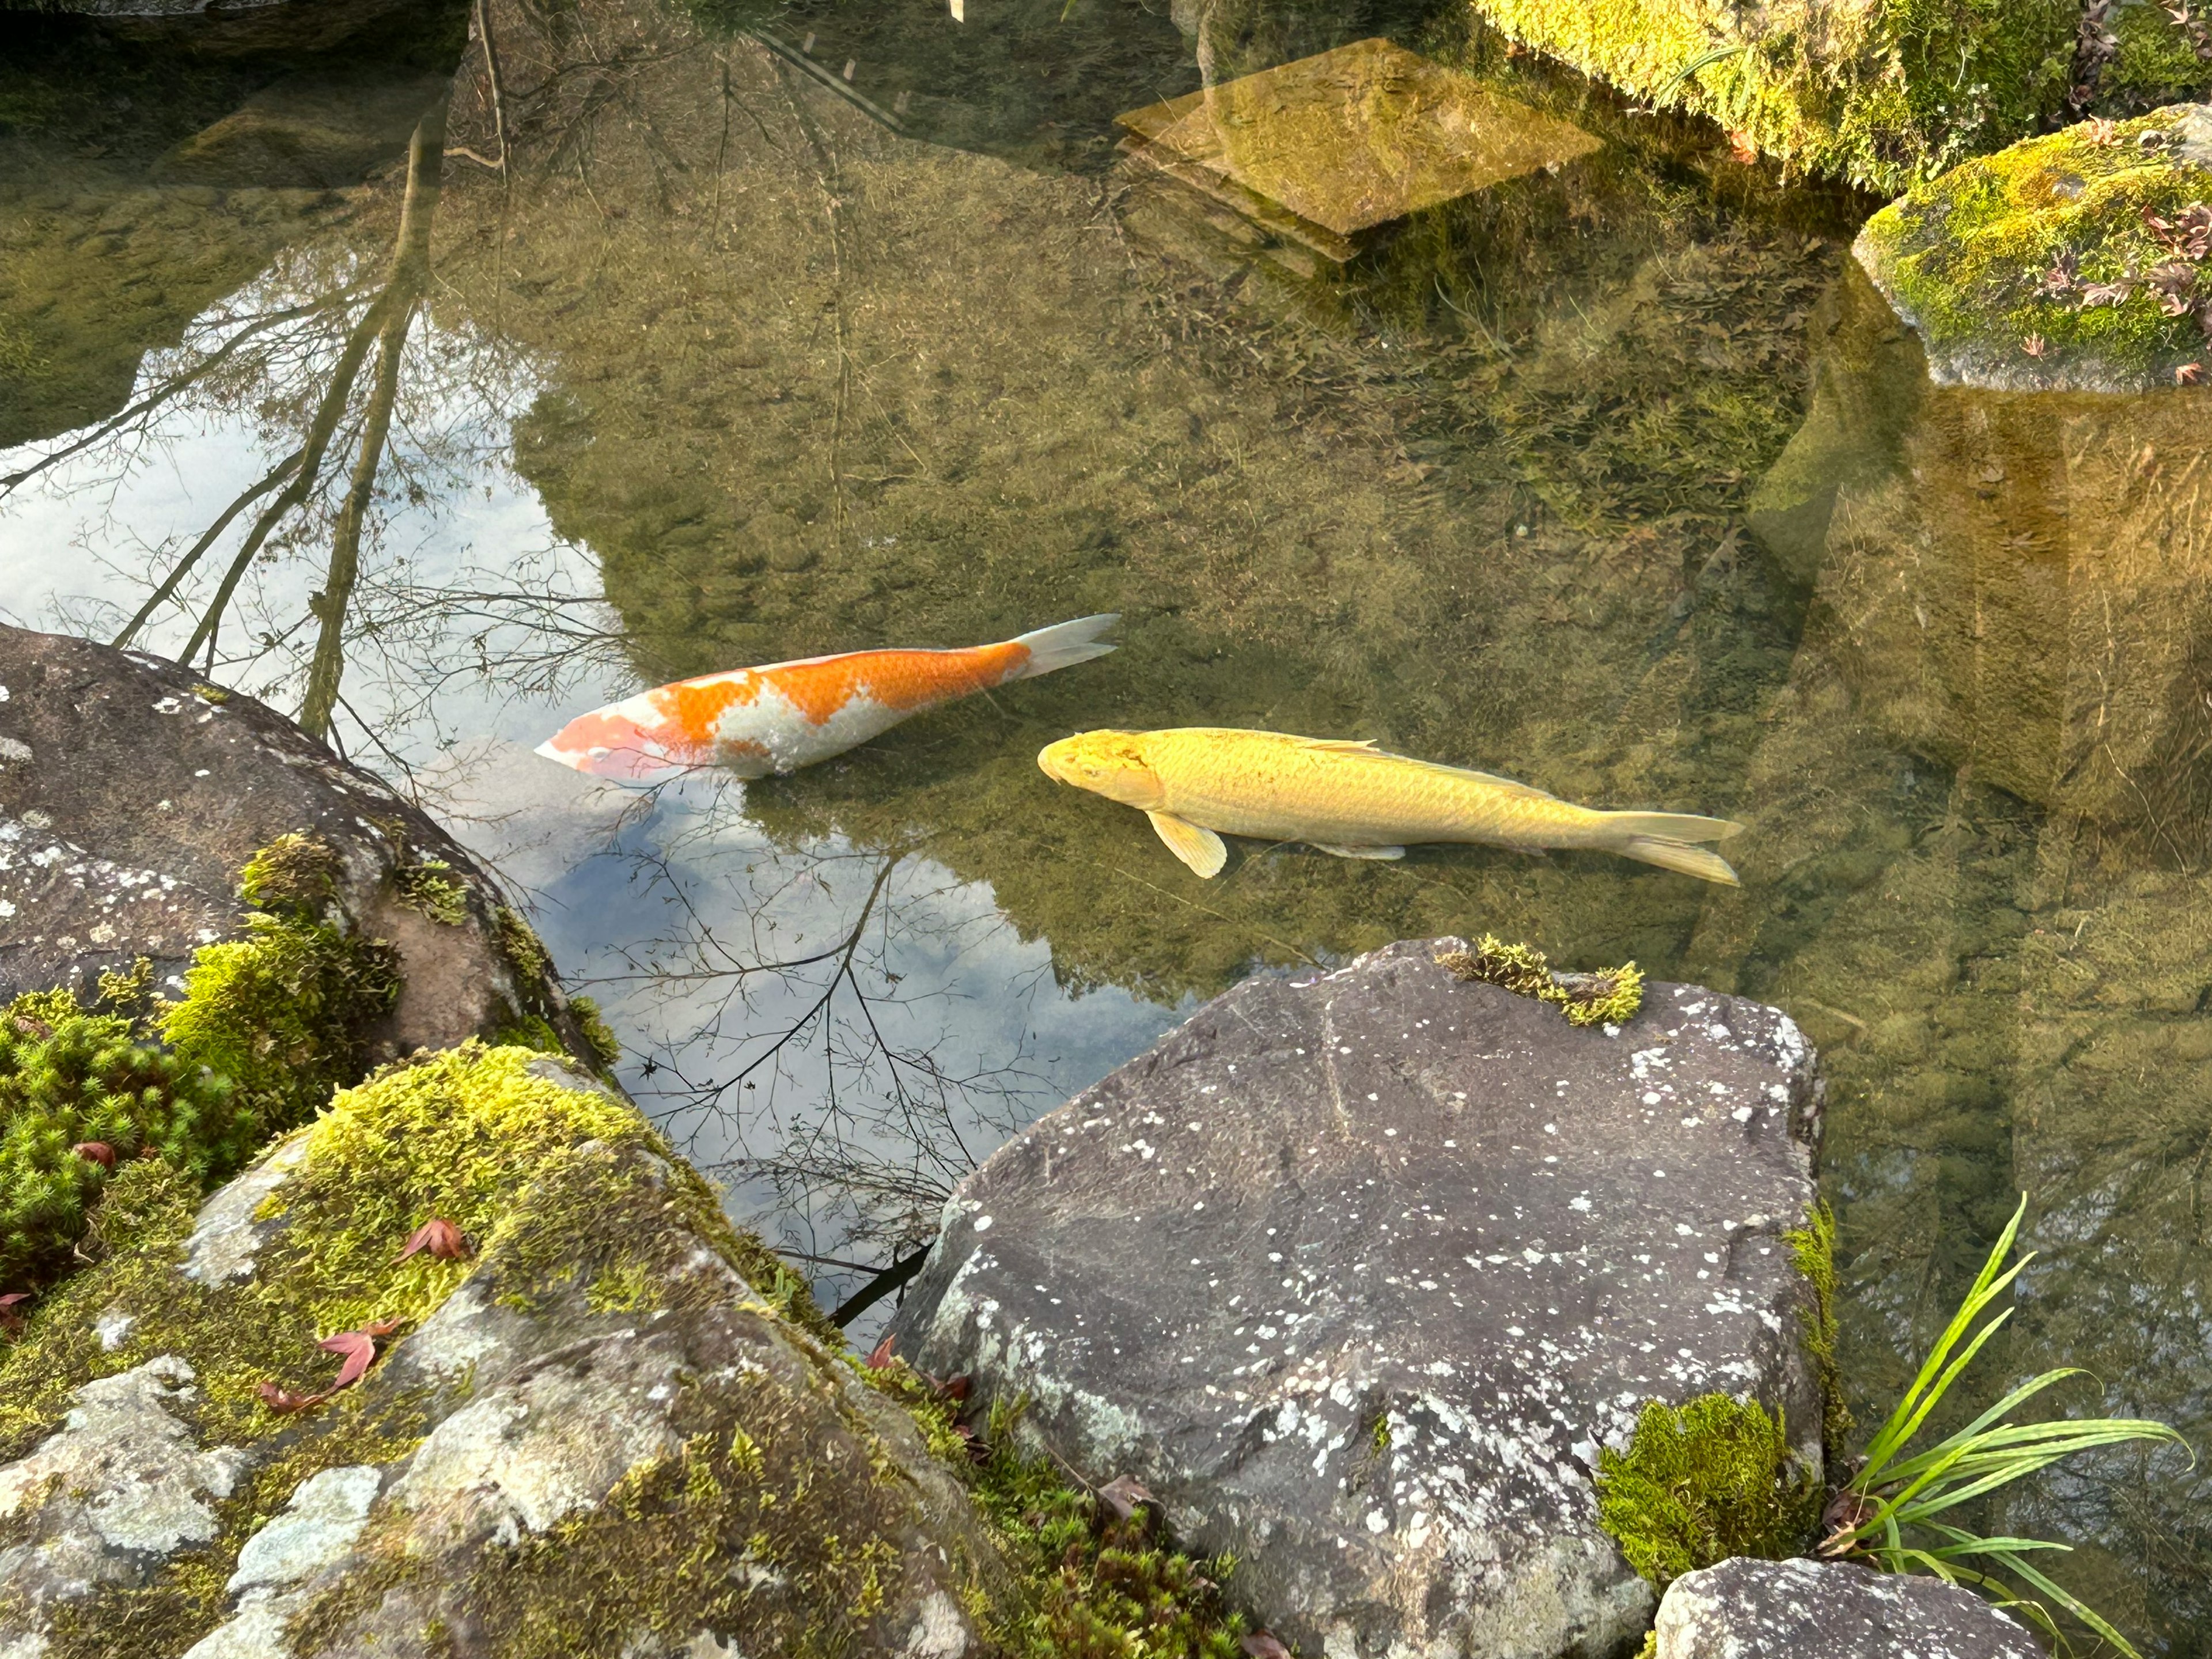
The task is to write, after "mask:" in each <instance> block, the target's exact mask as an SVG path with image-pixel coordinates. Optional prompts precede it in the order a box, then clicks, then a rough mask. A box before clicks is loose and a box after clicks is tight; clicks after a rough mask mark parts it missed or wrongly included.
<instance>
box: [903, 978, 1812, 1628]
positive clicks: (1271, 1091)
mask: <svg viewBox="0 0 2212 1659" xmlns="http://www.w3.org/2000/svg"><path fill="white" fill-rule="evenodd" d="M1457 943H1458V942H1457V941H1452V940H1443V941H1435V942H1430V943H1422V944H1401V945H1393V946H1391V947H1389V949H1387V950H1384V951H1377V952H1376V953H1374V954H1373V955H1371V956H1368V957H1363V958H1361V959H1360V960H1358V962H1355V963H1352V965H1351V966H1349V967H1347V968H1346V969H1342V970H1341V971H1340V972H1337V973H1334V974H1330V975H1310V976H1308V977H1304V978H1297V979H1286V978H1274V977H1263V978H1256V979H1254V980H1250V981H1247V982H1245V983H1244V984H1243V985H1241V986H1239V987H1237V988H1236V989H1234V990H1232V991H1231V992H1230V993H1229V994H1226V995H1225V996H1223V997H1221V998H1219V999H1218V1000H1216V1001H1214V1002H1213V1003H1212V1004H1210V1005H1208V1006H1206V1008H1205V1009H1203V1010H1201V1011H1200V1012H1199V1014H1198V1015H1197V1016H1196V1017H1195V1018H1193V1019H1192V1020H1191V1021H1190V1022H1189V1024H1187V1025H1185V1026H1184V1027H1182V1030H1178V1031H1177V1032H1176V1033H1175V1034H1174V1035H1173V1036H1170V1037H1169V1038H1168V1039H1166V1040H1165V1041H1164V1042H1162V1043H1161V1044H1160V1045H1159V1046H1158V1048H1154V1049H1153V1050H1152V1052H1150V1053H1148V1054H1145V1055H1143V1056H1142V1057H1140V1058H1139V1059H1138V1060H1134V1061H1133V1062H1132V1063H1130V1064H1129V1065H1128V1066H1124V1067H1123V1068H1122V1069H1121V1071H1119V1072H1117V1073H1115V1074H1114V1075H1113V1076H1111V1077H1109V1078H1108V1079H1106V1080H1105V1081H1104V1082H1103V1083H1101V1084H1099V1085H1097V1087H1095V1088H1093V1089H1091V1090H1088V1091H1085V1093H1083V1094H1081V1095H1079V1096H1078V1097H1076V1098H1075V1099H1074V1100H1073V1101H1072V1102H1070V1103H1068V1104H1066V1105H1065V1106H1063V1107H1061V1108H1060V1109H1058V1110H1057V1111H1054V1112H1053V1113H1051V1114H1049V1115H1047V1116H1046V1117H1044V1118H1043V1119H1042V1120H1041V1121H1038V1122H1037V1123H1036V1125H1034V1126H1033V1127H1031V1128H1030V1129H1029V1130H1028V1131H1027V1132H1026V1133H1024V1134H1022V1135H1021V1136H1020V1137H1018V1139H1015V1140H1013V1141H1012V1142H1011V1143H1009V1144H1008V1145H1007V1146H1005V1147H1003V1148H1001V1149H1000V1152H998V1153H997V1154H996V1155H995V1156H994V1158H992V1159H991V1160H990V1161H989V1163H987V1164H985V1165H984V1167H983V1168H982V1169H981V1170H978V1171H977V1172H976V1173H975V1175H974V1176H970V1177H969V1180H968V1181H966V1182H963V1185H962V1186H961V1188H960V1189H959V1191H958V1192H957V1194H956V1195H955V1197H954V1199H953V1200H952V1201H951V1203H950V1204H949V1205H948V1206H946V1210H945V1221H944V1228H943V1231H942V1233H941V1235H940V1237H939V1240H938V1242H937V1244H936V1246H935V1249H934V1250H933V1254H932V1257H931V1260H930V1261H929V1263H928V1266H927V1268H926V1269H925V1271H924V1273H923V1274H922V1276H921V1279H919V1280H918V1281H917V1285H916V1289H915V1291H914V1292H913V1293H912V1294H911V1295H910V1296H909V1297H908V1302H907V1304H906V1306H905V1307H904V1309H903V1310H902V1312H901V1314H900V1316H899V1318H898V1320H897V1321H896V1323H895V1325H894V1326H893V1335H894V1338H895V1340H896V1342H897V1343H898V1345H899V1347H898V1351H899V1352H902V1354H904V1355H905V1356H906V1357H907V1358H909V1359H910V1360H911V1361H913V1362H914V1363H915V1364H918V1365H921V1366H922V1367H924V1368H926V1369H928V1370H933V1371H938V1372H940V1373H942V1372H950V1371H971V1372H973V1373H974V1374H975V1377H976V1379H977V1381H978V1383H979V1384H980V1385H981V1388H982V1389H985V1390H987V1392H988V1393H990V1394H991V1395H995V1396H999V1397H1001V1398H1004V1397H1009V1396H1012V1395H1027V1396H1028V1397H1029V1399H1030V1410H1029V1413H1028V1416H1027V1418H1026V1422H1027V1424H1028V1425H1029V1430H1030V1432H1033V1433H1034V1434H1036V1435H1037V1436H1039V1437H1042V1440H1043V1441H1044V1442H1045V1443H1047V1444H1048V1445H1049V1446H1050V1447H1051V1449H1053V1450H1054V1452H1056V1453H1057V1454H1059V1455H1060V1456H1061V1457H1063V1458H1065V1459H1066V1460H1067V1461H1068V1462H1070V1463H1071V1464H1073V1466H1074V1467H1075V1468H1077V1469H1078V1470H1079V1471H1081V1472H1082V1473H1083V1474H1085V1476H1086V1477H1088V1478H1091V1479H1092V1480H1104V1479H1106V1478H1108V1477H1110V1476H1113V1475H1117V1474H1124V1473H1127V1474H1134V1475H1136V1476H1137V1477H1138V1478H1139V1480H1142V1481H1144V1482H1145V1483H1146V1485H1147V1486H1149V1487H1150V1488H1151V1489H1152V1492H1155V1493H1156V1494H1158V1497H1159V1498H1161V1499H1162V1501H1163V1503H1164V1505H1165V1508H1166V1511H1167V1515H1168V1517H1169V1520H1170V1522H1171V1524H1172V1525H1173V1526H1174V1527H1175V1528H1176V1530H1177V1532H1178V1534H1180V1536H1181V1537H1182V1539H1183V1541H1185V1542H1187V1543H1188V1544H1189V1545H1191V1546H1194V1547H1197V1548H1200V1549H1203V1550H1206V1551H1223V1550H1225V1551H1231V1552H1233V1553H1235V1554H1236V1556H1237V1561H1238V1563H1239V1565H1238V1567H1237V1575H1236V1577H1235V1578H1234V1580H1233V1581H1232V1583H1231V1589H1232V1590H1233V1592H1234V1593H1235V1595H1237V1597H1238V1598H1239V1599H1240V1600H1241V1601H1243V1602H1245V1603H1247V1604H1248V1605H1249V1606H1250V1607H1252V1608H1253V1610H1254V1611H1255V1613H1257V1614H1258V1615H1259V1616H1260V1617H1261V1619H1263V1620H1266V1621H1267V1623H1268V1624H1269V1625H1270V1626H1272V1627H1273V1629H1275V1630H1276V1631H1278V1632H1280V1633H1281V1634H1282V1635H1283V1636H1284V1637H1285V1638H1286V1639H1289V1640H1291V1641H1294V1642H1295V1643H1297V1644H1298V1646H1299V1647H1300V1649H1301V1650H1303V1651H1309V1652H1314V1651H1318V1652H1323V1653H1326V1654H1327V1655H1328V1656H1329V1659H1355V1656H1356V1659H1381V1656H1386V1655H1387V1656H1390V1659H1413V1656H1422V1659H1428V1656H1434V1659H1444V1656H1447V1655H1449V1656H1453V1659H1458V1656H1462V1655H1466V1654H1471V1653H1472V1654H1480V1655H1482V1656H1484V1659H1558V1656H1565V1655H1576V1656H1588V1659H1601V1656H1609V1655H1613V1654H1615V1653H1625V1652H1626V1651H1627V1650H1630V1649H1632V1647H1633V1646H1634V1645H1635V1644H1636V1643H1637V1642H1638V1640H1639V1639H1640V1638H1641V1637H1642V1634H1643V1632H1644V1627H1645V1626H1646V1625H1647V1624H1648V1622H1649V1620H1650V1612H1651V1607H1652V1602H1653V1596H1652V1592H1651V1590H1650V1586H1649V1585H1647V1584H1646V1583H1644V1581H1643V1580H1642V1579H1640V1578H1638V1577H1637V1576H1636V1574H1635V1573H1634V1572H1633V1571H1632V1570H1631V1569H1630V1568H1629V1566H1628V1565H1627V1563H1626V1561H1625V1560H1624V1559H1622V1558H1621V1556H1620V1553H1619V1552H1618V1551H1617V1550H1616V1549H1615V1548H1614V1547H1613V1544H1612V1543H1611V1541H1609V1540H1608V1539H1607V1537H1606V1535H1605V1534H1603V1533H1602V1532H1601V1530H1600V1529H1599V1527H1598V1525H1597V1516H1596V1503H1595V1496H1594V1492H1593V1488H1592V1485H1591V1474H1592V1471H1593V1469H1594V1467H1595V1463H1596V1461H1597V1449H1598V1448H1599V1446H1600V1445H1601V1444H1608V1443H1610V1444H1614V1445H1623V1444H1625V1443H1626V1439H1627V1437H1628V1435H1629V1433H1630V1431H1631V1430H1632V1424H1633V1419H1634V1417H1635V1415H1636V1413H1637V1411H1638V1407H1641V1406H1642V1405H1643V1404H1644V1402H1645V1401H1650V1400H1655V1399H1656V1400H1663V1401H1682V1400H1685V1399H1687V1398H1689V1397H1691V1396H1692V1395H1699V1394H1702V1393H1706V1392H1709V1391H1712V1390H1724V1391H1726V1392H1729V1393H1730V1394H1733V1395H1739V1396H1741V1395H1757V1396H1758V1397H1759V1398H1760V1399H1761V1400H1762V1401H1766V1402H1768V1403H1769V1404H1771V1405H1775V1406H1778V1407H1780V1408H1781V1409H1782V1410H1783V1412H1784V1414H1785V1417H1786V1419H1787V1423H1788V1426H1789V1430H1790V1435H1791V1437H1792V1440H1793V1442H1794V1443H1796V1445H1797V1446H1799V1447H1800V1448H1802V1455H1804V1456H1805V1457H1806V1458H1807V1459H1808V1461H1810V1462H1814V1463H1815V1464H1817V1462H1818V1459H1819V1457H1820V1389H1819V1384H1818V1382H1817V1379H1816V1376H1815V1370H1814V1365H1813V1364H1812V1362H1811V1360H1810V1358H1809V1357H1808V1353H1807V1351H1806V1347H1805V1340H1804V1321H1803V1319H1802V1315H1803V1314H1804V1313H1805V1312H1806V1311H1807V1310H1808V1307H1809V1306H1810V1305H1811V1296H1810V1291H1809V1290H1808V1286H1807V1285H1805V1283H1804V1282H1803V1280H1802V1279H1801V1278H1800V1277H1799V1275H1798V1274H1797V1273H1796V1269H1795V1267H1794V1265H1793V1258H1792V1256H1791V1255H1790V1251H1789V1249H1788V1248H1787V1247H1786V1246H1785V1245H1784V1243H1782V1242H1781V1240H1780V1237H1779V1236H1780V1234H1781V1233H1782V1232H1783V1231H1785V1230H1786V1229H1789V1228H1790V1227H1792V1226H1795V1225H1798V1224H1799V1222H1800V1221H1801V1219H1802V1217H1803V1216H1804V1214H1805V1212H1806V1210H1807V1207H1808V1205H1809V1204H1810V1203H1811V1202H1812V1200H1813V1184H1812V1172H1813V1164H1814V1155H1815V1151H1816V1148H1817V1146H1818V1140H1819V1127H1820V1119H1819V1102H1820V1091H1819V1088H1818V1085H1817V1084H1816V1082H1815V1079H1814V1056H1813V1054H1812V1053H1811V1051H1810V1049H1809V1048H1808V1047H1807V1045H1806V1043H1805V1041H1804V1039H1803V1038H1802V1036H1800V1035H1799V1033H1798V1031H1797V1030H1796V1027H1795V1026H1794V1025H1792V1024H1790V1021H1789V1020H1788V1019H1787V1018H1784V1016H1783V1015H1781V1014H1780V1013H1778V1012H1776V1011H1775V1010H1773V1009H1771V1008H1766V1007H1763V1006H1759V1005H1758V1004H1755V1003H1751V1002H1747V1001H1743V1000H1739V999H1736V998H1734V997H1726V996H1717V995H1715V994H1711V993H1710V992H1706V991H1701V990H1698V989H1695V988H1693V987H1687V986H1674V985H1654V986H1651V987H1649V988H1648V990H1647V993H1646V996H1645V1000H1644V1012H1642V1013H1641V1014H1640V1015H1639V1016H1638V1018H1637V1019H1636V1020H1635V1021H1634V1022H1633V1023H1632V1024H1630V1025H1629V1026H1628V1028H1627V1029H1626V1030H1620V1031H1615V1030H1611V1029H1607V1030H1578V1029H1576V1028H1574V1027H1572V1026H1570V1025H1568V1024H1565V1021H1564V1020H1562V1019H1561V1018H1560V1017H1559V1014H1558V1013H1557V1012H1555V1011H1553V1009H1552V1008H1550V1007H1548V1006H1544V1005H1542V1004H1540V1003H1537V1002H1534V1001H1532V1000H1526V999H1523V998H1521V997H1516V996H1513V995H1510V994H1507V993H1506V992H1504V991H1502V990H1499V989H1497V988H1496V987H1492V986H1489V985H1486V984H1479V983H1478V984H1466V983H1461V982H1459V981H1455V979H1453V978H1452V976H1451V975H1449V974H1448V973H1447V972H1446V971H1445V970H1444V969H1442V968H1440V967H1438V966H1437V965H1436V963H1434V961H1433V960H1432V957H1433V956H1434V955H1435V954H1436V953H1437V951H1439V950H1441V949H1444V948H1447V947H1449V946H1452V945H1456V944H1457Z"/></svg>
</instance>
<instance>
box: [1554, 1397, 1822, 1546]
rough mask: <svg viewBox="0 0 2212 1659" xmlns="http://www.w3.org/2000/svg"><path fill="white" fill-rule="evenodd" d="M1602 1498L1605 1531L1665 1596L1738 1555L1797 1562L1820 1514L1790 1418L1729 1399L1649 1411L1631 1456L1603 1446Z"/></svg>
mask: <svg viewBox="0 0 2212 1659" xmlns="http://www.w3.org/2000/svg"><path fill="white" fill-rule="evenodd" d="M1597 1493H1598V1524H1599V1525H1601V1526H1602V1527H1603V1528H1605V1530H1606V1531H1607V1534H1610V1535H1611V1536H1612V1538H1613V1541H1614V1542H1616V1543H1617V1544H1619V1545H1620V1550H1621V1553H1622V1554H1623V1555H1625V1556H1626V1557H1627V1558H1628V1562H1629V1565H1632V1566H1633V1567H1634V1568H1635V1569H1636V1570H1637V1571H1638V1572H1639V1573H1641V1574H1643V1575H1644V1577H1646V1578H1648V1579H1650V1581H1651V1583H1653V1584H1655V1585H1656V1586H1657V1587H1658V1588H1659V1589H1665V1588H1666V1587H1667V1586H1668V1584H1669V1583H1673V1582H1674V1580H1675V1579H1677V1578H1680V1577H1681V1576H1682V1575H1683V1574H1684V1573H1686V1572H1692V1571H1696V1570H1697V1569H1699V1568H1700V1567H1710V1566H1711V1565H1714V1564H1715V1563H1716V1562H1719V1561H1725V1560H1727V1559H1729V1557H1730V1556H1733V1555H1753V1556H1759V1557H1762V1558H1764V1559H1768V1560H1781V1559H1785V1558H1786V1557H1789V1556H1792V1555H1796V1554H1798V1553H1802V1550H1803V1549H1804V1547H1805V1546H1806V1544H1807V1543H1808V1541H1810V1540H1811V1538H1812V1537H1813V1534H1814V1524H1815V1522H1817V1521H1818V1519H1819V1516H1820V1474H1819V1472H1818V1471H1817V1470H1814V1469H1809V1468H1803V1467H1802V1466H1800V1465H1799V1463H1798V1462H1797V1460H1796V1454H1795V1453H1794V1452H1793V1451H1792V1450H1791V1449H1790V1437H1789V1434H1788V1432H1787V1431H1786V1430H1785V1429H1784V1425H1783V1420H1782V1413H1780V1412H1779V1411H1777V1412H1775V1413H1772V1414H1771V1415H1770V1414H1769V1413H1768V1412H1767V1411H1766V1408H1765V1407H1763V1406H1761V1405H1760V1404H1759V1402H1758V1401H1756V1400H1750V1401H1739V1400H1735V1399H1733V1398H1731V1397H1730V1396H1729V1395H1724V1394H1707V1395H1699V1396H1698V1397H1697V1398H1696V1399H1694V1400H1691V1401H1686V1402H1685V1403H1684V1404H1682V1405H1681V1406H1680V1407H1674V1406H1668V1405H1666V1404H1664V1403H1663V1402H1662V1401H1650V1403H1649V1404H1647V1405H1646V1406H1645V1407H1644V1410H1643V1412H1642V1413H1641V1414H1640V1415H1639V1416H1638V1419H1637V1423H1636V1431H1635V1434H1634V1436H1633V1437H1632V1439H1631V1440H1630V1442H1629V1445H1628V1449H1627V1450H1626V1451H1625V1452H1619V1451H1615V1450H1613V1448H1612V1447H1610V1446H1604V1447H1601V1448H1599V1450H1598V1470H1597Z"/></svg>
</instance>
